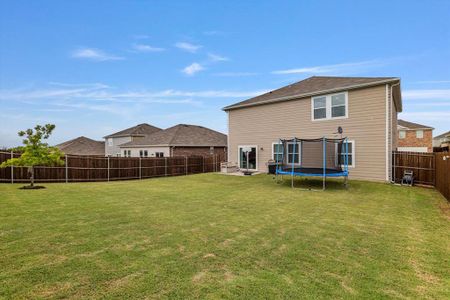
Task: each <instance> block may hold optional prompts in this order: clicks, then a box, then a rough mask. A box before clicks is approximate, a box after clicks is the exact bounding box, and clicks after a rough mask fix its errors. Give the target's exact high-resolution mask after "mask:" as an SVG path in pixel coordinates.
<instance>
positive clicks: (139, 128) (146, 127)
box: [104, 123, 162, 138]
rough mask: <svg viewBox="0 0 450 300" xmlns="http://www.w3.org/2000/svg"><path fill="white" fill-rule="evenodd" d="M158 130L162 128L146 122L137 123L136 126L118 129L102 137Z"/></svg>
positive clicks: (132, 134)
mask: <svg viewBox="0 0 450 300" xmlns="http://www.w3.org/2000/svg"><path fill="white" fill-rule="evenodd" d="M160 130H162V129H161V128H158V127H155V126H152V125H150V124H147V123H142V124H138V125H136V126H133V127H130V128H127V129H124V130H121V131H118V132H116V133H113V134H110V135H107V136H105V137H104V138H110V137H121V136H145V135H149V134H153V133H155V132H158V131H160Z"/></svg>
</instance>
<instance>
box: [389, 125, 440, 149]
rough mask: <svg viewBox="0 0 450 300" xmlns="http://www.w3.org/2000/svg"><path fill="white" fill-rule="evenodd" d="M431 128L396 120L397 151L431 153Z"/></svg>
mask: <svg viewBox="0 0 450 300" xmlns="http://www.w3.org/2000/svg"><path fill="white" fill-rule="evenodd" d="M433 129H434V128H433V127H429V126H425V125H421V124H417V123H412V122H408V121H404V120H398V123H397V130H398V134H397V137H398V141H397V150H398V151H412V152H433Z"/></svg>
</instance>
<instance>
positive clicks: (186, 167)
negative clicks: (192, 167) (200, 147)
mask: <svg viewBox="0 0 450 300" xmlns="http://www.w3.org/2000/svg"><path fill="white" fill-rule="evenodd" d="M184 160H185V168H184V171H185V172H186V175H187V174H188V157H187V156H185V157H184Z"/></svg>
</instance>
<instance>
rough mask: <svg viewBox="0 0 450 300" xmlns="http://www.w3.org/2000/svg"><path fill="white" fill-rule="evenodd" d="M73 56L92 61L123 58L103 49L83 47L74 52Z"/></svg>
mask: <svg viewBox="0 0 450 300" xmlns="http://www.w3.org/2000/svg"><path fill="white" fill-rule="evenodd" d="M72 57H74V58H79V59H87V60H92V61H107V60H122V59H124V58H123V57H121V56H116V55H112V54H108V53H106V52H104V51H102V50H99V49H94V48H81V49H78V50H75V51H73V52H72Z"/></svg>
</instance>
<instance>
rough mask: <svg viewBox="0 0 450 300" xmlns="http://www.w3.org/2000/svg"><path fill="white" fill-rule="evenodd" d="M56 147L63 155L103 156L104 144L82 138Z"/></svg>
mask: <svg viewBox="0 0 450 300" xmlns="http://www.w3.org/2000/svg"><path fill="white" fill-rule="evenodd" d="M56 147H58V148H59V149H60V150H61V151H62V152H64V153H65V154H70V155H90V156H104V155H105V142H102V141H95V140H92V139H90V138H87V137H84V136H80V137H77V138H75V139H73V140H70V141H67V142H64V143H61V144H58V145H56Z"/></svg>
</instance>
